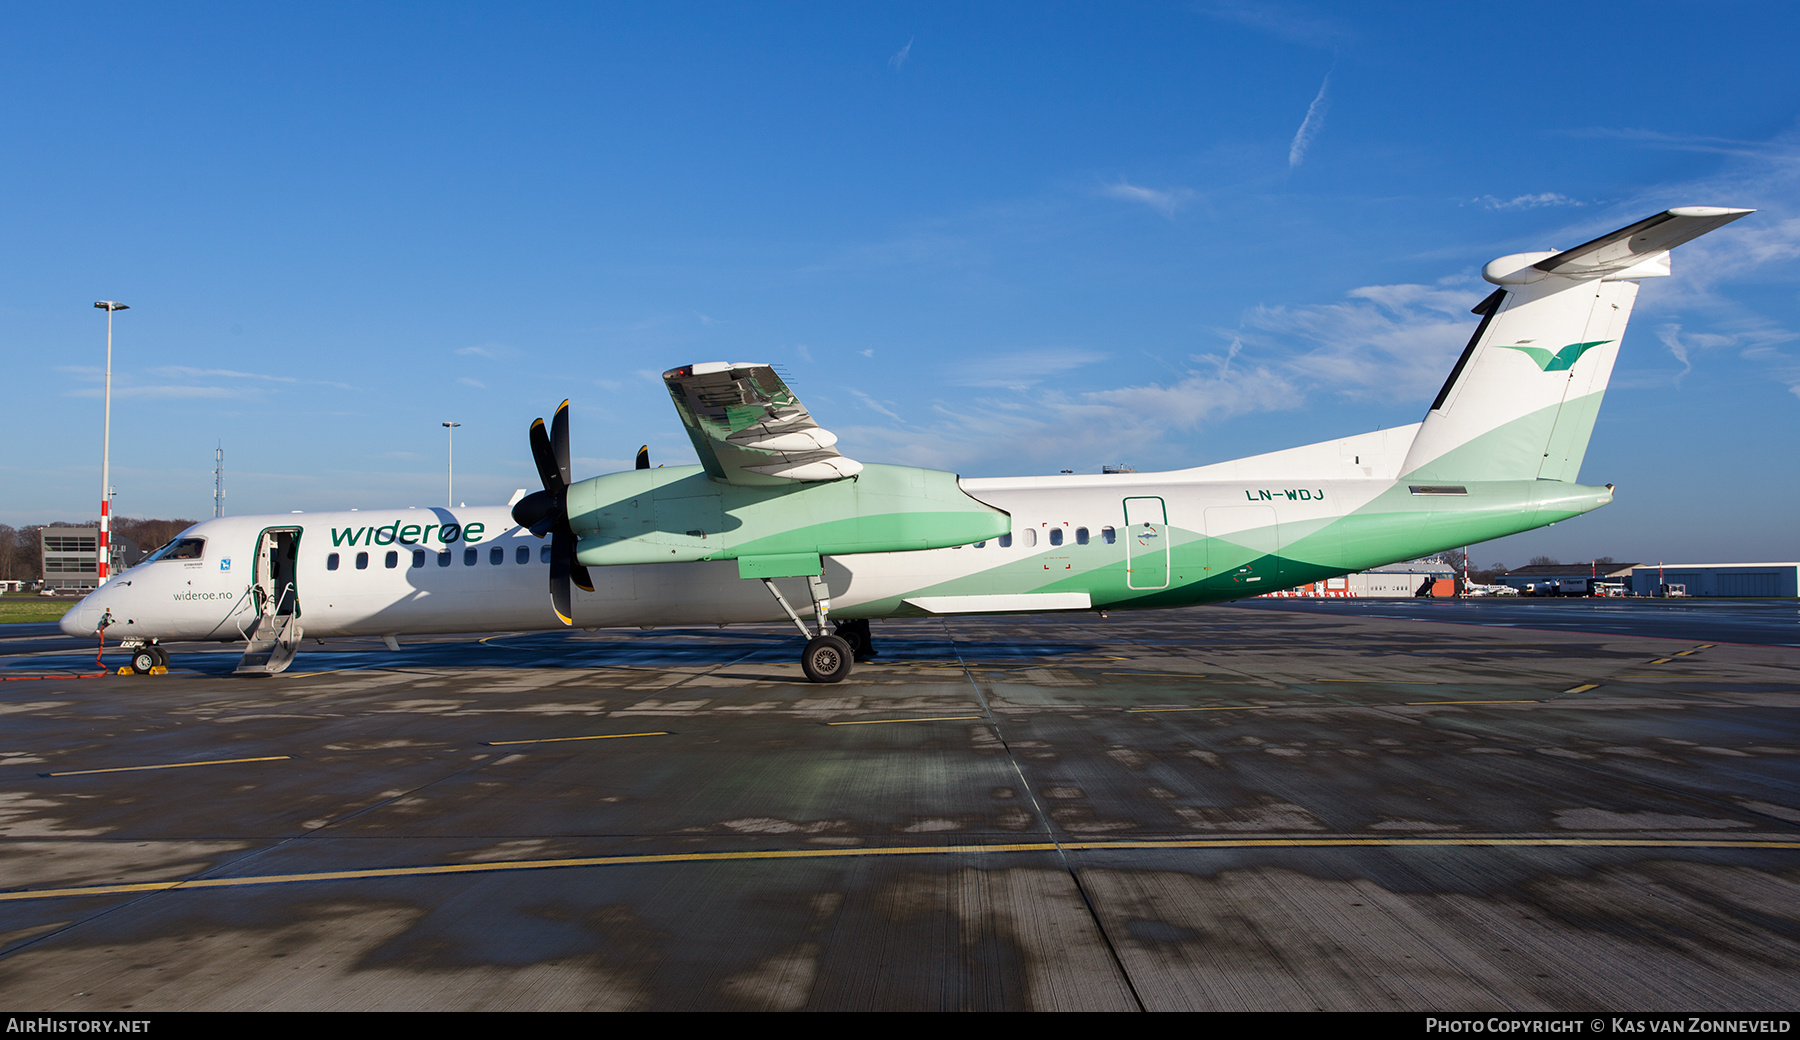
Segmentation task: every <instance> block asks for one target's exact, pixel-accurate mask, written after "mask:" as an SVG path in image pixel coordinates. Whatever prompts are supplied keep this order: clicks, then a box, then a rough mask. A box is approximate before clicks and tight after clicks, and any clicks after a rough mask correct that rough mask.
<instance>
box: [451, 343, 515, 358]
mask: <svg viewBox="0 0 1800 1040" xmlns="http://www.w3.org/2000/svg"><path fill="white" fill-rule="evenodd" d="M456 353H457V355H458V356H459V357H484V358H487V359H488V360H489V361H505V360H508V359H509V358H515V357H518V356H519V352H518V351H517V350H515V349H513V348H512V347H510V346H508V345H507V344H505V343H495V342H491V341H490V342H487V343H477V344H475V345H474V346H472V347H458V348H457V349H456Z"/></svg>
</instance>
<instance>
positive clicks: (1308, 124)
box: [1288, 72, 1331, 170]
mask: <svg viewBox="0 0 1800 1040" xmlns="http://www.w3.org/2000/svg"><path fill="white" fill-rule="evenodd" d="M1329 86H1331V73H1329V72H1327V73H1326V74H1325V82H1323V83H1320V84H1319V93H1318V96H1317V97H1314V98H1313V99H1312V104H1310V105H1308V106H1306V118H1305V119H1302V120H1301V121H1300V129H1298V130H1296V131H1294V143H1293V144H1291V145H1288V169H1290V170H1291V169H1293V168H1294V167H1296V166H1298V165H1300V160H1302V159H1304V158H1306V148H1307V146H1308V145H1310V144H1312V139H1313V138H1315V137H1317V136H1319V131H1320V130H1321V129H1322V128H1323V127H1324V126H1325V110H1326V109H1327V108H1329V107H1331V105H1330V102H1328V101H1326V100H1325V89H1326V88H1327V87H1329Z"/></svg>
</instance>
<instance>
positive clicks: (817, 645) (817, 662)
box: [800, 636, 854, 683]
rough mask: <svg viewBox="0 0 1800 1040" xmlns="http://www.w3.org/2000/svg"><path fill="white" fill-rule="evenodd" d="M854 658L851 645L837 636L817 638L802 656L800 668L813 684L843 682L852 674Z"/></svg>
mask: <svg viewBox="0 0 1800 1040" xmlns="http://www.w3.org/2000/svg"><path fill="white" fill-rule="evenodd" d="M853 657H854V655H853V654H851V652H850V644H849V643H846V642H844V641H843V640H842V639H839V638H838V637H837V636H817V637H815V638H813V639H811V640H809V641H808V642H807V644H806V649H805V650H804V651H803V652H802V653H801V654H800V668H801V670H802V671H804V672H806V677H807V678H808V679H811V680H812V681H813V682H816V683H834V682H841V681H842V680H843V678H844V676H846V675H849V674H850V662H851V660H852V658H853Z"/></svg>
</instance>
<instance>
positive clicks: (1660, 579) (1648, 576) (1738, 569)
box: [1631, 563, 1800, 597]
mask: <svg viewBox="0 0 1800 1040" xmlns="http://www.w3.org/2000/svg"><path fill="white" fill-rule="evenodd" d="M1665 586H1667V587H1668V589H1669V591H1670V592H1673V593H1674V594H1675V595H1688V596H1764V597H1773V596H1800V563H1666V564H1665V563H1642V564H1638V565H1637V566H1635V567H1633V568H1632V569H1631V594H1632V595H1634V596H1656V595H1663V594H1665V593H1664V592H1663V589H1664V587H1665ZM1677 589H1679V590H1680V591H1676V590H1677Z"/></svg>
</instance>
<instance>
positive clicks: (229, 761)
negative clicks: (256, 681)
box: [43, 755, 293, 776]
mask: <svg viewBox="0 0 1800 1040" xmlns="http://www.w3.org/2000/svg"><path fill="white" fill-rule="evenodd" d="M292 757H293V756H292V755H263V756H261V757H258V758H215V759H213V760H212V761H210V762H166V763H164V764H162V765H157V766H113V767H112V768H111V769H71V770H68V771H67V772H63V773H45V774H43V775H45V776H86V775H87V774H89V773H131V772H135V771H137V770H139V769H186V768H188V767H189V766H229V765H235V764H236V763H238V762H279V761H281V760H282V759H284V758H292Z"/></svg>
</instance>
